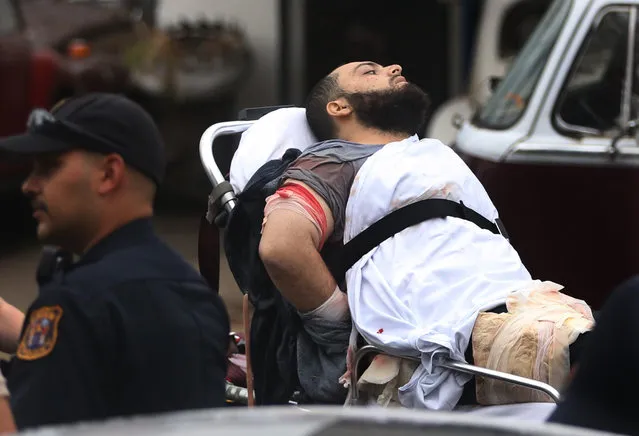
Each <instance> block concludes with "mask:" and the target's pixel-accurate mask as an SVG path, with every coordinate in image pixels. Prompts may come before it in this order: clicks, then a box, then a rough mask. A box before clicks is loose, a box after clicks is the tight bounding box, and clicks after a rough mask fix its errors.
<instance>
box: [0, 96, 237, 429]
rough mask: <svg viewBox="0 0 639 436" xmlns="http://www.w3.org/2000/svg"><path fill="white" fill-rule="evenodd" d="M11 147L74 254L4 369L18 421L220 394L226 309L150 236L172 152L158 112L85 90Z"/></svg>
mask: <svg viewBox="0 0 639 436" xmlns="http://www.w3.org/2000/svg"><path fill="white" fill-rule="evenodd" d="M2 150H4V151H5V152H9V154H10V155H15V154H18V155H20V154H22V155H23V156H26V157H30V158H32V159H33V162H34V166H33V171H32V172H31V174H30V175H29V177H28V178H27V180H26V181H25V182H24V184H23V187H22V189H23V192H24V193H25V194H26V195H27V196H28V197H29V198H30V199H31V201H32V206H33V211H34V214H33V216H34V217H35V219H36V220H37V224H38V225H37V235H38V238H39V240H40V241H41V242H43V243H45V244H49V245H54V246H57V247H61V248H62V249H64V250H66V251H67V252H69V253H73V255H74V256H75V257H76V258H78V259H77V260H76V261H75V262H74V263H72V264H71V265H68V266H66V267H64V268H61V267H60V268H57V269H56V270H54V273H53V274H49V275H48V276H46V277H45V278H44V279H42V282H41V283H40V290H39V295H38V297H37V298H36V300H35V301H34V303H33V304H32V305H31V306H30V307H29V309H28V311H27V313H26V318H25V322H24V326H23V328H22V333H21V336H20V342H19V345H18V349H17V351H16V355H15V358H14V362H13V364H12V365H11V369H10V371H9V372H8V374H7V373H5V375H6V376H7V380H8V386H9V392H10V393H11V407H12V410H13V414H14V417H15V421H16V424H17V426H18V428H19V429H24V428H26V427H34V426H41V425H48V424H55V423H69V422H77V421H85V420H99V419H104V418H108V417H114V416H125V415H134V414H146V413H158V412H164V411H174V410H180V409H196V408H207V407H216V406H221V405H223V404H224V402H225V399H224V389H225V382H224V379H225V375H226V368H227V363H226V351H227V347H228V338H229V318H228V314H227V312H226V309H225V307H224V305H223V303H222V301H221V299H220V298H219V296H218V295H217V294H215V293H214V292H213V291H212V290H211V289H210V288H209V287H208V286H207V284H206V283H205V281H204V279H203V278H202V277H201V276H200V275H199V273H198V272H196V271H195V270H194V268H193V267H192V266H191V265H190V264H188V263H187V262H186V261H185V260H183V259H182V258H181V257H180V256H179V255H178V254H177V253H176V252H174V251H173V250H172V249H171V248H169V247H168V246H167V245H166V244H165V243H164V242H163V241H161V240H160V239H159V238H158V237H157V236H156V234H155V233H154V230H153V227H152V224H151V217H152V215H153V204H154V197H155V192H156V188H157V185H158V184H160V182H161V180H162V178H163V174H164V169H165V158H164V153H163V145H162V140H161V138H160V134H159V132H158V129H157V128H156V126H155V124H154V123H153V120H152V119H151V117H150V116H149V115H148V114H147V113H146V112H145V111H144V110H143V109H142V108H140V107H139V106H138V105H136V104H135V103H133V102H132V101H130V100H128V99H126V98H124V97H122V96H118V95H111V94H89V95H86V96H83V97H79V98H75V99H71V100H67V101H64V102H63V103H62V104H60V105H58V106H57V107H55V108H54V109H53V110H52V113H49V112H45V111H40V112H36V113H34V114H33V115H32V117H31V118H30V122H29V128H28V131H27V133H26V134H24V135H20V136H14V137H11V138H8V139H4V140H2V141H1V142H0V151H2Z"/></svg>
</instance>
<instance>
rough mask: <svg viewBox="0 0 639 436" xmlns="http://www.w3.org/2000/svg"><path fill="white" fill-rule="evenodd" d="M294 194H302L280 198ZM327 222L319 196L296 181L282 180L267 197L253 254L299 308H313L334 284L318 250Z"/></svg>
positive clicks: (328, 216)
mask: <svg viewBox="0 0 639 436" xmlns="http://www.w3.org/2000/svg"><path fill="white" fill-rule="evenodd" d="M292 185H296V186H295V187H294V188H293V189H292V190H291V189H290V188H291V187H292ZM300 188H302V190H300ZM294 193H297V194H302V195H298V196H297V198H296V199H293V200H291V201H285V200H286V199H287V198H289V199H290V198H291V196H294V195H293V194H294ZM306 194H308V195H309V196H310V197H308V196H307V195H306ZM287 196H288V197H287ZM277 203H279V205H278V204H277ZM333 225H334V221H333V214H332V212H331V210H330V209H329V207H328V205H327V204H326V202H325V201H324V199H322V198H321V197H320V196H319V195H318V194H317V193H316V192H315V191H314V190H313V189H311V188H310V187H309V186H308V185H306V184H304V183H302V182H299V181H292V180H287V181H286V182H285V183H284V184H283V186H282V187H281V188H280V189H279V190H278V191H277V192H276V195H275V196H273V197H272V198H271V197H269V199H268V200H267V205H266V207H265V219H264V225H263V227H262V239H261V241H260V247H259V255H260V258H261V259H262V262H263V263H264V267H265V268H266V271H267V272H268V274H269V276H270V277H271V280H273V283H274V284H275V286H277V288H278V289H279V290H280V292H281V293H282V295H283V296H284V298H286V299H287V300H288V301H289V302H290V303H291V304H292V305H293V306H295V308H296V309H297V310H299V311H300V312H310V311H313V310H315V309H317V308H318V307H320V306H321V305H322V304H323V303H325V302H326V301H328V300H329V299H330V298H331V296H333V294H334V292H335V290H336V288H337V284H336V282H335V279H334V278H333V276H332V275H331V273H330V271H329V270H328V267H327V266H326V264H325V263H324V260H323V259H322V257H321V256H320V253H319V251H320V250H321V247H322V245H323V243H324V241H325V240H326V239H327V238H328V237H329V236H330V235H331V234H332V232H333Z"/></svg>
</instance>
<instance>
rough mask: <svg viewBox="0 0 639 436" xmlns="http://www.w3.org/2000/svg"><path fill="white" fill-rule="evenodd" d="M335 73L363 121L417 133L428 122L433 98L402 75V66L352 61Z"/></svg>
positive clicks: (395, 129) (404, 131)
mask: <svg viewBox="0 0 639 436" xmlns="http://www.w3.org/2000/svg"><path fill="white" fill-rule="evenodd" d="M333 73H337V81H338V84H339V86H340V88H341V89H342V90H343V91H344V93H345V96H344V98H345V99H346V101H347V102H348V103H349V104H350V105H351V106H352V108H353V112H354V113H355V115H356V117H357V119H358V120H359V122H360V123H361V124H363V125H365V126H367V127H372V128H375V129H379V130H381V131H385V132H397V133H406V134H409V135H413V134H415V133H417V132H418V131H419V130H420V129H421V127H422V126H423V124H424V122H425V121H426V115H427V110H428V107H429V105H430V101H429V98H428V96H427V95H426V93H424V91H422V90H421V89H420V88H419V87H418V86H417V85H414V84H412V83H410V82H408V81H407V80H406V79H405V78H404V76H402V68H401V67H400V66H399V65H389V66H386V67H383V66H381V65H378V64H376V63H374V62H352V63H350V64H346V65H343V66H341V67H339V68H337V69H336V70H335V71H334V72H333Z"/></svg>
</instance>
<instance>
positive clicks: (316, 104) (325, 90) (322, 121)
mask: <svg viewBox="0 0 639 436" xmlns="http://www.w3.org/2000/svg"><path fill="white" fill-rule="evenodd" d="M340 93H341V89H340V87H339V84H338V83H337V76H336V74H329V75H328V76H326V77H324V78H323V79H322V80H320V81H319V82H317V84H316V85H315V86H314V87H313V89H312V90H311V92H310V93H309V94H308V98H307V99H306V105H305V107H306V121H307V122H308V125H309V126H310V128H311V132H313V135H315V138H317V140H318V141H326V140H328V139H335V138H336V137H337V126H336V125H335V122H334V121H333V119H332V118H331V116H330V115H329V114H328V112H327V111H326V105H327V104H328V102H329V101H331V100H334V99H336V98H338V97H339V95H340Z"/></svg>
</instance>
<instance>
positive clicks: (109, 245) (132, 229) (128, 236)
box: [78, 218, 155, 264]
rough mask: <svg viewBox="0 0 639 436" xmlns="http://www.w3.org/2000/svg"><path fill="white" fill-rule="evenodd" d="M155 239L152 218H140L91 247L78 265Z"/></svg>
mask: <svg viewBox="0 0 639 436" xmlns="http://www.w3.org/2000/svg"><path fill="white" fill-rule="evenodd" d="M153 239H155V232H154V231H153V223H152V220H151V218H139V219H136V220H133V221H130V222H128V223H127V224H125V225H123V226H121V227H119V228H118V229H116V230H114V231H113V232H111V233H110V234H109V235H107V236H105V237H104V238H103V239H101V240H100V241H99V242H98V243H97V244H95V245H94V246H93V247H91V248H90V249H89V250H88V251H87V252H86V253H85V254H84V255H83V256H82V257H81V258H80V260H79V261H78V264H86V263H91V262H95V261H97V260H99V259H101V258H102V257H104V256H105V255H106V254H108V253H110V252H112V251H116V250H120V249H122V248H127V247H131V246H133V245H139V244H142V243H144V242H148V241H151V240H153Z"/></svg>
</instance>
